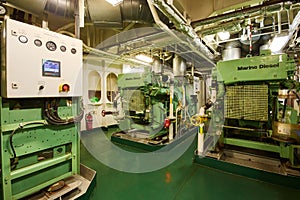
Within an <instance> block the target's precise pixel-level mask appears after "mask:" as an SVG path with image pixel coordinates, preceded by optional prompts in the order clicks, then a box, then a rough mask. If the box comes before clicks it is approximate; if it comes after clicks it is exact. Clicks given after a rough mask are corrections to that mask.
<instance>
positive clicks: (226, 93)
mask: <svg viewBox="0 0 300 200" xmlns="http://www.w3.org/2000/svg"><path fill="white" fill-rule="evenodd" d="M298 75H299V74H297V66H296V64H295V61H294V59H293V58H290V57H289V56H288V55H287V54H275V55H271V53H270V51H269V50H262V51H261V55H260V56H254V57H245V58H240V59H235V60H228V61H220V62H218V63H217V66H216V67H215V69H214V70H213V81H212V87H211V88H212V90H214V91H216V99H215V101H214V105H213V107H212V109H211V110H207V113H206V114H207V115H208V119H209V120H208V121H207V124H206V126H211V127H210V128H208V127H207V129H206V131H207V132H206V133H205V134H206V135H205V141H204V145H205V147H204V149H205V148H206V153H207V154H206V155H208V154H210V153H212V152H214V153H215V154H214V155H216V153H217V154H218V159H224V160H226V159H227V160H230V161H231V162H234V163H237V164H241V165H246V166H250V167H254V168H260V169H263V170H267V171H272V172H274V171H275V172H278V173H286V172H285V169H288V168H291V169H292V168H293V169H295V168H300V124H299V123H300V117H299V102H300V97H299V89H300V83H299V77H298ZM208 124H209V125H208ZM208 130H209V131H208ZM212 144H213V145H212ZM211 147H212V148H211ZM241 152H243V153H241ZM210 155H211V154H210ZM252 155H253V157H252ZM265 158H270V160H268V159H265ZM274 160H275V161H274ZM273 161H274V162H273ZM272 163H273V164H272ZM278 166H280V167H278ZM296 174H298V175H299V172H296Z"/></svg>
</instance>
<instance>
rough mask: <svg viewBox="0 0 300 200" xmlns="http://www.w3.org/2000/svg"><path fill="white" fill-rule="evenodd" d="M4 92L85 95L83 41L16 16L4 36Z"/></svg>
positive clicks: (12, 95)
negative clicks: (83, 85) (25, 21)
mask: <svg viewBox="0 0 300 200" xmlns="http://www.w3.org/2000/svg"><path fill="white" fill-rule="evenodd" d="M2 37H3V38H2V48H6V51H4V50H3V49H2V53H3V54H5V55H2V63H1V69H2V70H1V73H2V74H1V76H2V77H1V85H2V86H1V93H2V94H1V95H2V97H6V98H27V97H28V98H30V97H72V96H73V97H75V96H81V95H82V41H81V40H79V39H76V38H72V37H69V36H66V35H62V34H59V33H55V32H52V31H49V30H46V29H42V28H40V27H36V26H32V25H29V24H24V23H22V22H18V21H15V20H12V19H7V20H6V21H5V25H4V30H3V36H2Z"/></svg>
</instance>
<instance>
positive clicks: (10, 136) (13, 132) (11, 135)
mask: <svg viewBox="0 0 300 200" xmlns="http://www.w3.org/2000/svg"><path fill="white" fill-rule="evenodd" d="M33 124H43V125H44V124H45V123H44V122H28V123H26V124H24V125H20V126H18V128H16V129H14V130H13V131H12V133H11V134H10V135H9V145H10V148H11V150H12V153H13V163H12V164H13V165H15V164H17V163H18V161H17V159H16V158H17V154H16V150H15V148H14V145H13V136H14V135H15V134H16V132H17V131H18V130H19V129H22V128H23V127H24V126H27V125H33Z"/></svg>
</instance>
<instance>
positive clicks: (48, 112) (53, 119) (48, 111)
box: [44, 100, 84, 125]
mask: <svg viewBox="0 0 300 200" xmlns="http://www.w3.org/2000/svg"><path fill="white" fill-rule="evenodd" d="M58 102H59V101H57V100H54V101H52V103H49V102H48V101H45V105H44V116H45V118H46V120H47V121H48V122H49V123H50V124H53V125H67V124H71V123H75V122H80V121H81V120H82V119H83V116H84V111H83V109H82V108H83V103H82V102H81V111H80V113H79V114H78V116H75V117H73V118H71V119H66V120H64V119H61V118H60V116H59V115H58V107H59V103H58Z"/></svg>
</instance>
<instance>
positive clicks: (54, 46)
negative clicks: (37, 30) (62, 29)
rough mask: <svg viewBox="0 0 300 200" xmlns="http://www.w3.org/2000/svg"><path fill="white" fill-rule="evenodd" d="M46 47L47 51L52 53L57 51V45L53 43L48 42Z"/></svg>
mask: <svg viewBox="0 0 300 200" xmlns="http://www.w3.org/2000/svg"><path fill="white" fill-rule="evenodd" d="M46 47H47V49H49V50H50V51H55V50H56V44H55V43H54V42H52V41H48V42H47V43H46Z"/></svg>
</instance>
